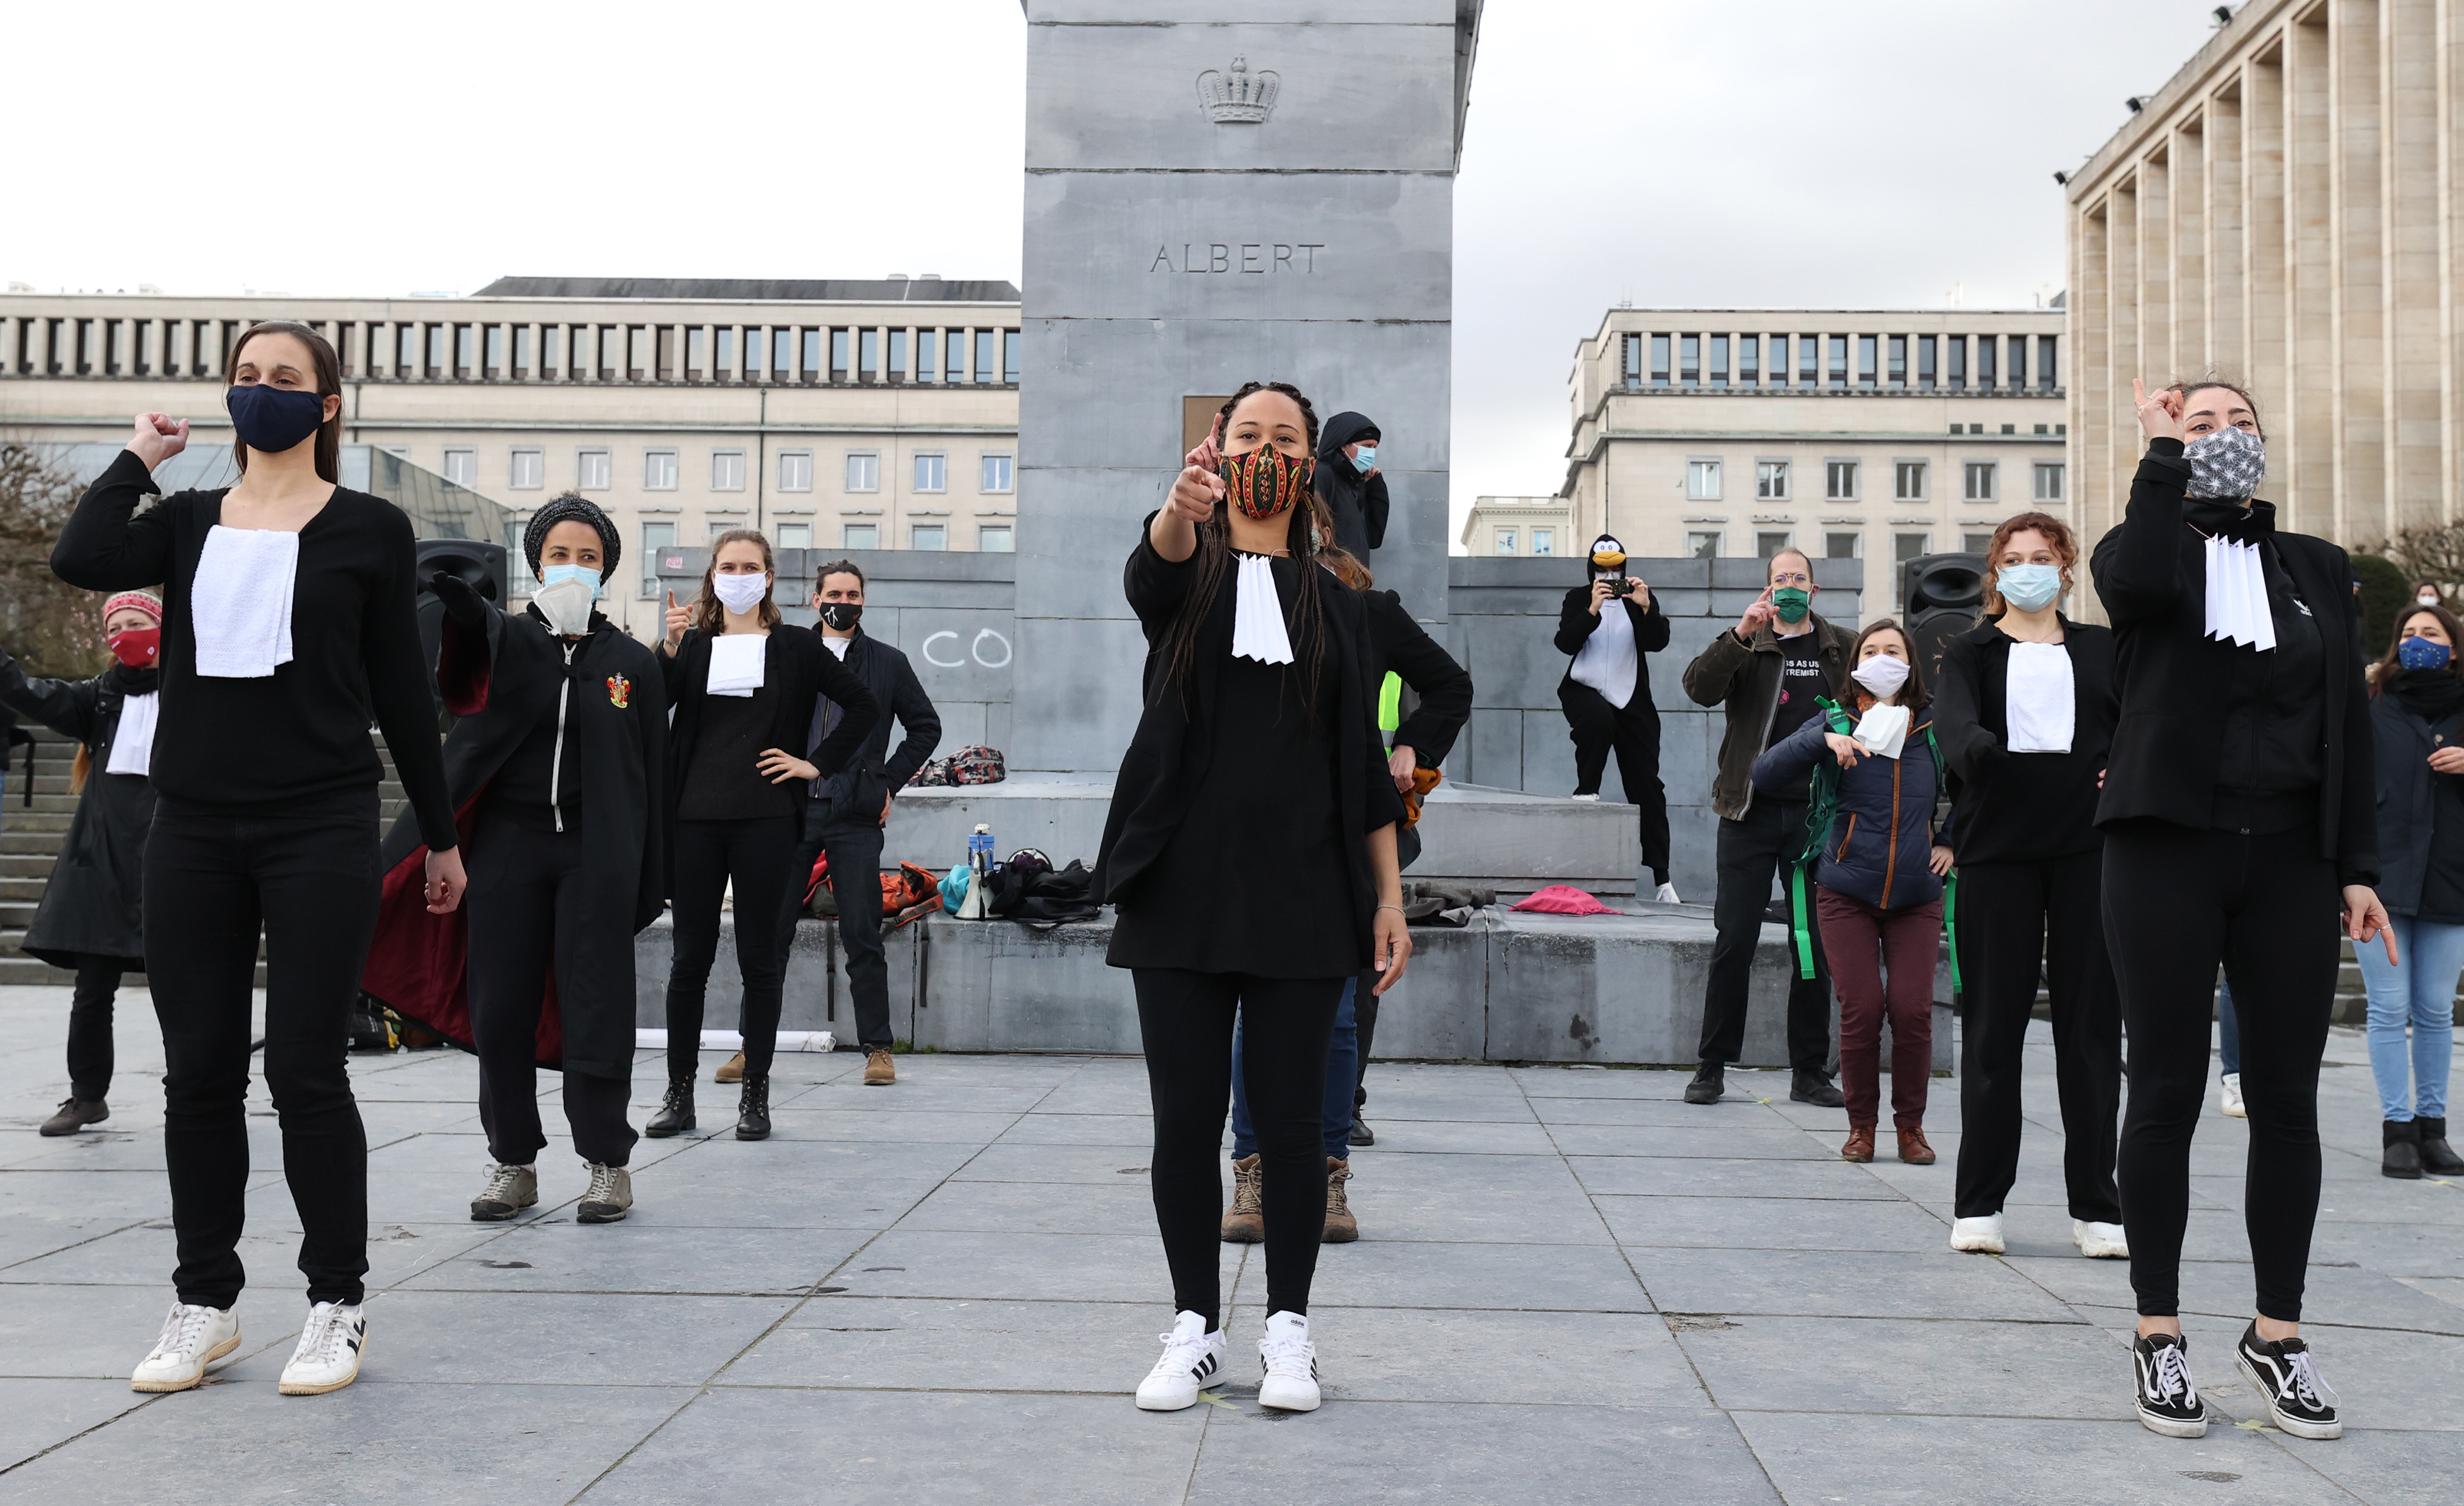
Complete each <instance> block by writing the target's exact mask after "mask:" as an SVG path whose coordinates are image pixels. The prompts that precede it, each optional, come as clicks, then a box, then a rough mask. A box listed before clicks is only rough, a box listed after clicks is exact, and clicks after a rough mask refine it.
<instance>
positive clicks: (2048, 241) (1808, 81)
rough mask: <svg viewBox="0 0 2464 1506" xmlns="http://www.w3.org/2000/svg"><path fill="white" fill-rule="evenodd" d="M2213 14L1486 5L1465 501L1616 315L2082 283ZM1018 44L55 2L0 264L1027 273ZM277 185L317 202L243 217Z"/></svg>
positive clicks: (1507, 458)
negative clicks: (2111, 167) (2080, 171)
mask: <svg viewBox="0 0 2464 1506" xmlns="http://www.w3.org/2000/svg"><path fill="white" fill-rule="evenodd" d="M1335 3H1339V0H1330V4H1335ZM1239 9H1240V8H1239V7H1238V5H1237V4H1233V5H1227V6H1226V7H1225V11H1226V13H1233V14H1237V13H1238V11H1239ZM2211 9H2212V0H2211V3H2206V4H2200V3H2192V0H2046V3H2038V4H2031V3H2023V0H1855V3H1843V0H1753V3H1751V4H1733V3H1732V4H1703V3H1699V0H1692V3H1677V0H1489V5H1488V8H1487V14H1486V20H1485V23H1484V26H1483V29H1482V34H1481V46H1480V59H1479V67H1478V73H1477V75H1476V77H1475V78H1474V80H1473V85H1472V109H1471V123H1470V129H1469V135H1468V140H1467V144H1466V146H1465V149H1464V152H1463V177H1462V180H1461V182H1460V183H1459V184H1458V186H1457V191H1456V199H1455V206H1456V215H1455V218H1456V241H1457V247H1456V261H1455V269H1456V280H1455V415H1454V416H1455V429H1454V494H1455V500H1456V507H1457V515H1458V518H1460V516H1461V510H1462V509H1463V508H1464V507H1467V506H1468V505H1469V503H1470V499H1471V498H1472V497H1474V496H1475V495H1479V494H1483V493H1508V494H1517V493H1519V494H1538V493H1548V492H1553V491H1554V490H1556V488H1557V486H1558V485H1559V483H1560V482H1561V481H1562V479H1563V477H1564V459H1563V456H1564V452H1565V447H1566V435H1567V422H1568V412H1567V406H1566V389H1565V382H1566V374H1567V370H1568V368H1569V366H1570V365H1571V363H1572V359H1573V346H1574V343H1575V342H1576V341H1578V340H1580V339H1581V338H1582V337H1583V336H1585V335H1587V334H1589V333H1590V332H1591V331H1592V330H1593V329H1594V328H1595V327H1596V326H1597V324H1598V322H1599V319H1600V315H1601V313H1602V311H1603V310H1605V309H1606V308H1608V307H1609V306H1611V305H1613V304H1615V303H1617V302H1618V301H1620V300H1623V299H1631V300H1632V301H1634V302H1635V303H1637V304H1639V305H1643V306H1650V305H1655V304H1659V305H1670V306H1683V305H1695V304H1706V303H1707V304H1720V305H1727V304H1738V305H1748V306H1772V307H1789V306H1812V307H1822V306H1864V307H1903V308H1937V307H1941V306H1943V305H1944V303H1945V300H1946V299H1947V298H1949V297H1950V295H1951V291H1952V289H1954V288H1955V287H1956V288H1960V289H1962V290H1963V293H1964V297H1965V300H1966V302H1967V304H1968V306H1969V307H1987V306H2004V307H2008V306H2019V307H2025V306H2028V305H2029V303H2030V302H2031V301H2032V299H2035V298H2036V297H2039V296H2043V295H2047V294H2050V293H2052V292H2053V291H2055V290H2057V289H2058V288H2060V287H2061V285H2062V277H2063V261H2062V210H2061V202H2062V201H2061V197H2060V190H2059V189H2058V188H2056V187H2055V184H2054V181H2053V177H2052V174H2053V171H2054V169H2056V168H2057V167H2070V166H2076V165H2077V164H2078V163H2079V161H2080V159H2082V158H2084V157H2085V156H2086V155H2087V154H2088V153H2089V152H2091V151H2093V150H2094V149H2095V148H2096V147H2097V146H2098V145H2099V144H2101V143H2102V142H2103V141H2104V140H2105V139H2106V138H2107V137H2108V136H2110V135H2111V134H2112V132H2113V131H2114V129H2115V128H2116V127H2117V126H2118V125H2119V124H2120V123H2121V122H2122V121H2123V117H2124V112H2123V103H2122V101H2123V98H2124V97H2125V96H2128V95H2133V94H2141V93H2146V92H2149V91H2152V90H2154V89H2155V88H2156V87H2157V86H2159V85H2160V84H2162V83H2163V82H2164V81H2165V80H2166V79H2167V78H2169V77H2171V75H2172V73H2173V71H2174V70H2175V69H2176V68H2177V67H2178V66H2180V64H2181V63H2182V62H2183V61H2184V60H2186V59H2187V58H2188V57H2189V55H2190V54H2191V53H2192V52H2193V51H2194V50H2196V48H2197V47H2198V46H2199V45H2200V43H2201V42H2202V41H2203V40H2204V39H2205V38H2206V37H2207V36H2208V35H2209V33H2210V21H2209V11H2211ZM227 16H244V17H249V18H251V19H252V20H260V21H264V22H268V23H271V22H274V21H275V20H278V19H288V18H297V20H298V21H299V22H301V23H302V24H299V25H297V27H296V28H295V29H294V31H293V32H292V33H291V34H290V35H288V36H271V35H266V34H259V33H254V32H253V29H252V34H243V33H242V32H241V31H240V30H239V29H238V28H236V27H234V26H233V25H231V24H230V22H229V21H227V20H225V19H223V17H227ZM388 16H390V17H391V19H387V17H388ZM1024 31H1025V27H1024V24H1023V20H1022V18H1021V15H1020V10H1019V6H1018V3H1017V0H903V3H900V4H894V5H886V4H881V3H879V0H864V3H856V0H818V3H815V0H803V3H793V4H790V3H770V4H765V3H754V0H697V3H695V4H693V5H688V6H675V5H671V4H663V5H657V6H647V5H630V4H622V3H598V4H592V5H588V6H583V5H578V4H570V3H565V0H529V3H523V4H518V5H509V4H505V3H503V0H494V3H490V4H484V5H482V4H470V3H465V0H425V3H422V4H420V5H417V6H410V5H395V6H391V7H371V6H334V7H275V8H272V9H266V8H240V9H238V10H235V11H216V10H213V9H210V8H205V9H201V8H199V7H198V6H196V5H195V4H194V0H181V3H179V4H175V5H174V4H160V3H155V0H122V3H118V4H114V5H110V6H51V7H39V8H35V7H29V8H25V9H23V10H21V11H18V12H17V13H15V14H14V15H12V17H11V21H10V24H9V30H8V39H9V42H10V54H11V58H12V61H13V66H12V67H11V69H10V83H9V94H10V98H11V118H12V122H13V123H12V125H11V129H10V135H11V145H10V150H9V153H8V158H9V167H8V169H7V171H8V180H9V181H8V187H9V189H10V208H9V210H7V211H6V213H5V214H0V279H6V280H11V281H20V282H27V283H31V284H33V285H34V286H35V287H37V288H40V289H43V290H45V291H50V290H52V289H55V288H72V289H74V288H112V289H116V288H131V289H133V288H135V287H136V286H137V285H138V284H139V283H141V282H143V283H151V284H154V285H156V286H159V287H161V288H163V289H165V291H167V292H173V293H210V292H226V291H239V290H242V289H255V290H259V291H269V290H271V291H283V292H292V293H336V294H376V293H395V294H399V293H409V292H437V291H447V292H468V291H470V290H472V289H474V288H476V287H478V286H480V285H481V284H483V283H485V282H487V281H488V280H490V279H491V278H493V277H498V276H501V275H505V274H532V275H540V274H552V273H563V274H601V275H615V274H629V275H633V276H642V277H684V276H702V277H880V276H883V275H884V274H887V273H891V272H905V273H910V274H913V273H922V272H937V273H940V274H942V275H943V276H945V277H1006V278H1010V279H1013V280H1015V279H1016V278H1017V277H1018V275H1019V206H1020V188H1021V173H1020V153H1021V123H1020V122H1021V112H1022V108H1023V78H1022V73H1023V53H1024ZM277 190H288V191H289V195H290V196H291V197H292V201H293V202H296V203H299V204H302V205H317V206H319V207H320V210H321V218H320V219H310V218H307V217H304V216H302V215H298V214H290V213H286V214H282V215H279V216H277V215H275V214H270V213H266V212H264V211H262V210H259V209H257V208H256V206H261V205H263V204H265V203H266V202H268V198H269V195H275V196H280V195H279V194H278V193H277Z"/></svg>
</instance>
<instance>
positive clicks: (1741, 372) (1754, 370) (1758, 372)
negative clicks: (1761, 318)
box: [1737, 335, 1763, 387]
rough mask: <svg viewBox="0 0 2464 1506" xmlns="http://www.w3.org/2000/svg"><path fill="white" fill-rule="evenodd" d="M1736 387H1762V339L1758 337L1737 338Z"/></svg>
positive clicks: (1745, 336)
mask: <svg viewBox="0 0 2464 1506" xmlns="http://www.w3.org/2000/svg"><path fill="white" fill-rule="evenodd" d="M1737 385H1738V386H1739V387H1760V386H1762V385H1763V337H1762V336H1760V335H1739V336H1738V337H1737Z"/></svg>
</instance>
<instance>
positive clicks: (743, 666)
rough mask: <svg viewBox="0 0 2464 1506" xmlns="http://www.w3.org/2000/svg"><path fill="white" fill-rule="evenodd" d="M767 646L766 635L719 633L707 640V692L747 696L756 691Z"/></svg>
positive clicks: (768, 638)
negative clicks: (708, 656)
mask: <svg viewBox="0 0 2464 1506" xmlns="http://www.w3.org/2000/svg"><path fill="white" fill-rule="evenodd" d="M769 647H770V635H769V634H768V633H766V632H722V633H720V634H719V635H718V636H717V637H715V638H713V639H711V640H710V684H709V686H708V689H709V691H710V693H711V694H712V695H714V696H743V697H750V696H751V695H752V694H753V693H754V692H755V691H757V690H759V689H760V688H761V672H762V668H763V661H764V660H765V659H766V658H767V657H768V651H769Z"/></svg>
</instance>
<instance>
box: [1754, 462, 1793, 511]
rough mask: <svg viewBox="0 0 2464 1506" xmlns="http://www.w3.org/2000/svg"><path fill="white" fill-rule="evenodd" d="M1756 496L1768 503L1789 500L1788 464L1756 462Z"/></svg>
mask: <svg viewBox="0 0 2464 1506" xmlns="http://www.w3.org/2000/svg"><path fill="white" fill-rule="evenodd" d="M1754 496H1755V497H1756V498H1758V499H1760V500H1762V501H1767V502H1784V501H1787V500H1788V462H1787V461H1785V460H1757V461H1755V462H1754Z"/></svg>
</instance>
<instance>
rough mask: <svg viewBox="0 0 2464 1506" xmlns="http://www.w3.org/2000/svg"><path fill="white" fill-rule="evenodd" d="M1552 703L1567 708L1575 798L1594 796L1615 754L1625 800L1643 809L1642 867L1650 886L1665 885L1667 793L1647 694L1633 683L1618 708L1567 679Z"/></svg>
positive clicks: (1656, 715)
mask: <svg viewBox="0 0 2464 1506" xmlns="http://www.w3.org/2000/svg"><path fill="white" fill-rule="evenodd" d="M1557 703H1558V704H1559V705H1561V706H1563V707H1565V708H1566V726H1567V729H1568V734H1569V735H1570V736H1571V737H1573V740H1574V793H1575V794H1578V795H1596V794H1598V793H1599V791H1600V775H1601V774H1602V773H1604V772H1605V771H1606V770H1607V768H1608V763H1609V753H1610V750H1611V749H1615V750H1616V752H1617V777H1618V778H1619V779H1621V780H1623V781H1625V798H1626V799H1627V800H1629V801H1632V802H1633V803H1634V804H1635V805H1637V806H1639V807H1640V808H1642V861H1643V864H1644V866H1646V867H1648V868H1649V869H1650V870H1651V878H1652V882H1654V883H1661V884H1664V883H1666V882H1668V791H1667V789H1666V788H1665V787H1664V786H1662V785H1661V782H1660V709H1659V708H1658V707H1657V706H1654V705H1653V704H1652V703H1651V692H1650V691H1649V690H1648V689H1646V688H1645V687H1644V686H1643V685H1642V684H1641V682H1640V681H1637V682H1636V684H1635V690H1634V697H1633V698H1632V699H1630V700H1628V701H1627V702H1626V703H1625V705H1624V706H1622V707H1618V706H1612V705H1610V704H1609V698H1607V697H1606V696H1603V695H1601V694H1600V693H1599V692H1598V691H1595V690H1594V689H1592V687H1590V686H1589V685H1578V684H1575V683H1574V682H1573V681H1572V680H1568V681H1565V682H1564V683H1562V684H1560V685H1559V686H1558V687H1557Z"/></svg>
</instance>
